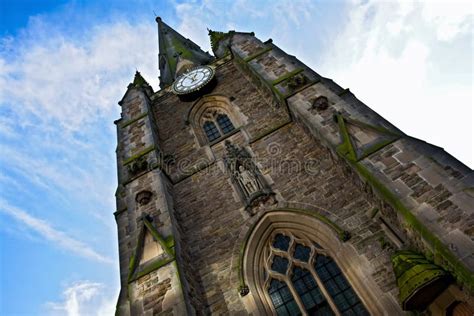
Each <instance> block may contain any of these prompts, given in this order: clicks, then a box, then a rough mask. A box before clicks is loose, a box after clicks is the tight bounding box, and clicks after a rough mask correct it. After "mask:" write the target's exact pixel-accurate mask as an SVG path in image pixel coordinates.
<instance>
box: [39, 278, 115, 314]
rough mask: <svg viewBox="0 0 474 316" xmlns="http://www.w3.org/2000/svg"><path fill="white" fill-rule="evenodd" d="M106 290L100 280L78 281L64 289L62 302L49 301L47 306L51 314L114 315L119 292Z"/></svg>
mask: <svg viewBox="0 0 474 316" xmlns="http://www.w3.org/2000/svg"><path fill="white" fill-rule="evenodd" d="M106 290H107V289H106V287H105V285H104V284H101V283H98V282H91V281H78V282H75V283H73V284H71V285H70V286H68V287H67V288H66V289H65V290H64V291H63V297H64V300H63V301H62V302H48V303H46V304H45V307H46V309H47V310H48V312H49V314H51V315H67V316H80V315H88V316H93V315H97V316H102V315H113V314H114V313H115V301H116V299H117V295H118V293H112V294H111V295H107V294H106V292H107V291H106Z"/></svg>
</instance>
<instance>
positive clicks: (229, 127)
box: [217, 114, 235, 134]
mask: <svg viewBox="0 0 474 316" xmlns="http://www.w3.org/2000/svg"><path fill="white" fill-rule="evenodd" d="M217 124H219V127H220V128H221V131H222V132H223V133H224V134H227V133H229V132H231V131H233V130H234V129H235V128H234V125H233V124H232V122H231V121H230V119H229V117H228V116H227V115H225V114H219V115H218V116H217Z"/></svg>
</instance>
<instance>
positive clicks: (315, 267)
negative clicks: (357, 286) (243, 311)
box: [263, 231, 369, 315]
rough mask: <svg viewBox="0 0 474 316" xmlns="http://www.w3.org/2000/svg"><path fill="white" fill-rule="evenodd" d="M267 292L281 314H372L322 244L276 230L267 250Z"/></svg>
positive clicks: (265, 274) (278, 313)
mask: <svg viewBox="0 0 474 316" xmlns="http://www.w3.org/2000/svg"><path fill="white" fill-rule="evenodd" d="M265 253H266V257H267V259H266V265H265V271H264V272H263V273H264V276H265V279H266V281H265V284H266V293H267V295H268V296H269V298H270V301H271V302H272V304H273V308H274V310H275V312H276V314H277V315H298V314H302V311H305V313H307V314H308V315H336V314H339V315H369V312H368V311H367V310H366V308H365V307H364V305H363V304H362V302H361V301H360V299H359V297H358V296H357V294H356V293H355V292H354V290H353V289H352V287H351V285H350V284H349V282H348V281H347V279H346V277H345V276H344V275H343V273H342V272H341V270H340V269H339V267H338V266H337V264H336V263H335V261H334V260H333V259H332V258H331V257H330V256H329V255H328V253H327V252H326V251H325V250H324V249H323V248H322V247H321V246H319V245H318V244H316V243H314V242H310V241H309V240H307V239H300V238H298V237H297V236H295V235H294V234H292V233H291V232H289V231H275V232H274V233H273V234H272V238H270V240H269V243H268V245H267V250H266V252H265Z"/></svg>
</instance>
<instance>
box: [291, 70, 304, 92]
mask: <svg viewBox="0 0 474 316" xmlns="http://www.w3.org/2000/svg"><path fill="white" fill-rule="evenodd" d="M308 81H309V80H308V78H307V77H306V76H305V75H304V73H299V74H297V75H295V76H293V77H291V78H289V79H288V81H287V86H288V88H290V89H291V90H296V89H298V88H300V87H302V86H304V85H305V84H306V83H307V82H308Z"/></svg>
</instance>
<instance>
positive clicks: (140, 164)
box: [128, 156, 148, 177]
mask: <svg viewBox="0 0 474 316" xmlns="http://www.w3.org/2000/svg"><path fill="white" fill-rule="evenodd" d="M147 168H148V161H147V160H146V157H143V156H142V157H140V158H137V159H135V160H134V161H133V162H131V163H130V164H129V165H128V172H129V173H130V175H131V176H132V177H133V176H136V175H138V174H140V173H142V172H143V171H146V170H147Z"/></svg>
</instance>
